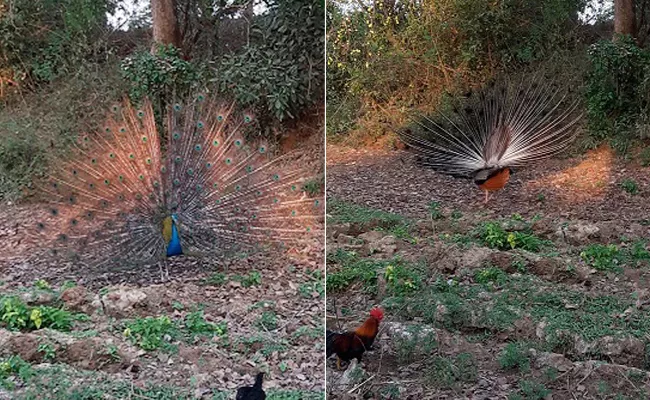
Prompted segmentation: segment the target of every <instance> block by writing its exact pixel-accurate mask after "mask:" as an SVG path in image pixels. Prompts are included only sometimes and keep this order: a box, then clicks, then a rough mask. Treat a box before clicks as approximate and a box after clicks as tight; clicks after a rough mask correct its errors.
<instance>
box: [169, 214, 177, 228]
mask: <svg viewBox="0 0 650 400" xmlns="http://www.w3.org/2000/svg"><path fill="white" fill-rule="evenodd" d="M170 217H171V219H172V222H173V223H174V224H176V225H178V215H177V214H176V213H172V214H171V215H170Z"/></svg>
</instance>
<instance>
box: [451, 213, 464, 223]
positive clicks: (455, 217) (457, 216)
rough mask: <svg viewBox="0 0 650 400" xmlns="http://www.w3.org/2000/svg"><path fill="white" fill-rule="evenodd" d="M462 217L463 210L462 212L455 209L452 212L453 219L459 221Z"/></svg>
mask: <svg viewBox="0 0 650 400" xmlns="http://www.w3.org/2000/svg"><path fill="white" fill-rule="evenodd" d="M461 218H463V213H462V212H460V211H458V210H454V211H452V212H451V219H453V220H456V221H458V220H459V219H461Z"/></svg>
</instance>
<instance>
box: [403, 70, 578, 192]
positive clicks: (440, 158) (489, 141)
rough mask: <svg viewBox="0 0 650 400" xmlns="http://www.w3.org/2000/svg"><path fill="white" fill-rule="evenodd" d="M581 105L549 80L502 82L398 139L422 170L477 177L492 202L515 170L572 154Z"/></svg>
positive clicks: (424, 119)
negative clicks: (416, 156)
mask: <svg viewBox="0 0 650 400" xmlns="http://www.w3.org/2000/svg"><path fill="white" fill-rule="evenodd" d="M577 106H578V102H577V101H576V100H572V98H571V96H570V95H569V93H568V92H566V91H564V90H563V89H562V88H560V87H558V86H557V85H555V84H553V83H552V82H550V80H548V79H543V78H540V77H533V78H528V79H526V78H523V79H521V80H520V81H518V82H516V81H511V80H506V79H502V80H500V81H497V82H496V83H492V84H491V85H489V86H488V87H486V88H483V89H482V90H480V91H478V92H476V93H473V92H469V93H467V94H465V96H462V97H461V98H460V99H456V100H455V101H454V104H453V106H452V110H451V111H450V112H439V113H438V114H437V115H434V116H431V117H422V118H419V119H417V120H416V121H415V122H414V124H412V125H411V126H410V127H408V128H406V129H402V130H399V131H398V135H399V137H400V139H401V140H402V141H403V142H404V143H405V144H406V145H407V146H408V148H409V150H411V151H412V152H413V153H415V154H417V155H418V156H419V160H420V161H421V164H422V165H424V166H429V167H432V168H433V169H436V170H438V171H440V172H442V173H446V174H449V175H453V176H460V177H469V178H472V179H473V180H474V182H475V183H476V184H477V185H478V186H479V188H480V189H481V190H483V191H484V192H485V202H486V203H487V202H488V199H489V193H490V192H492V191H496V190H500V189H502V188H503V187H504V186H505V185H506V183H507V182H508V180H509V178H510V173H511V172H512V168H515V167H522V166H526V165H529V164H531V163H534V162H537V161H539V160H542V159H545V158H549V157H552V156H554V155H556V154H558V153H560V152H562V151H564V150H566V149H567V147H568V146H569V145H570V144H571V142H572V141H573V140H574V138H575V135H576V127H577V123H578V121H579V120H580V118H581V116H580V115H576V109H577Z"/></svg>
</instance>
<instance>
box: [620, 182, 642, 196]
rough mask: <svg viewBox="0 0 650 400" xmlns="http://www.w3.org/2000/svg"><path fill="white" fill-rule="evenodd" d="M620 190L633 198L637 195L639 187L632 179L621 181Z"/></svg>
mask: <svg viewBox="0 0 650 400" xmlns="http://www.w3.org/2000/svg"><path fill="white" fill-rule="evenodd" d="M621 188H622V189H623V190H625V191H626V192H628V193H629V194H631V195H633V196H634V195H636V194H638V193H639V185H637V183H636V181H634V180H633V179H625V180H623V181H622V182H621Z"/></svg>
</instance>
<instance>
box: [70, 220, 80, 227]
mask: <svg viewBox="0 0 650 400" xmlns="http://www.w3.org/2000/svg"><path fill="white" fill-rule="evenodd" d="M78 223H79V221H77V220H76V219H74V218H73V219H71V220H70V225H72V226H77V224H78Z"/></svg>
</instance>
